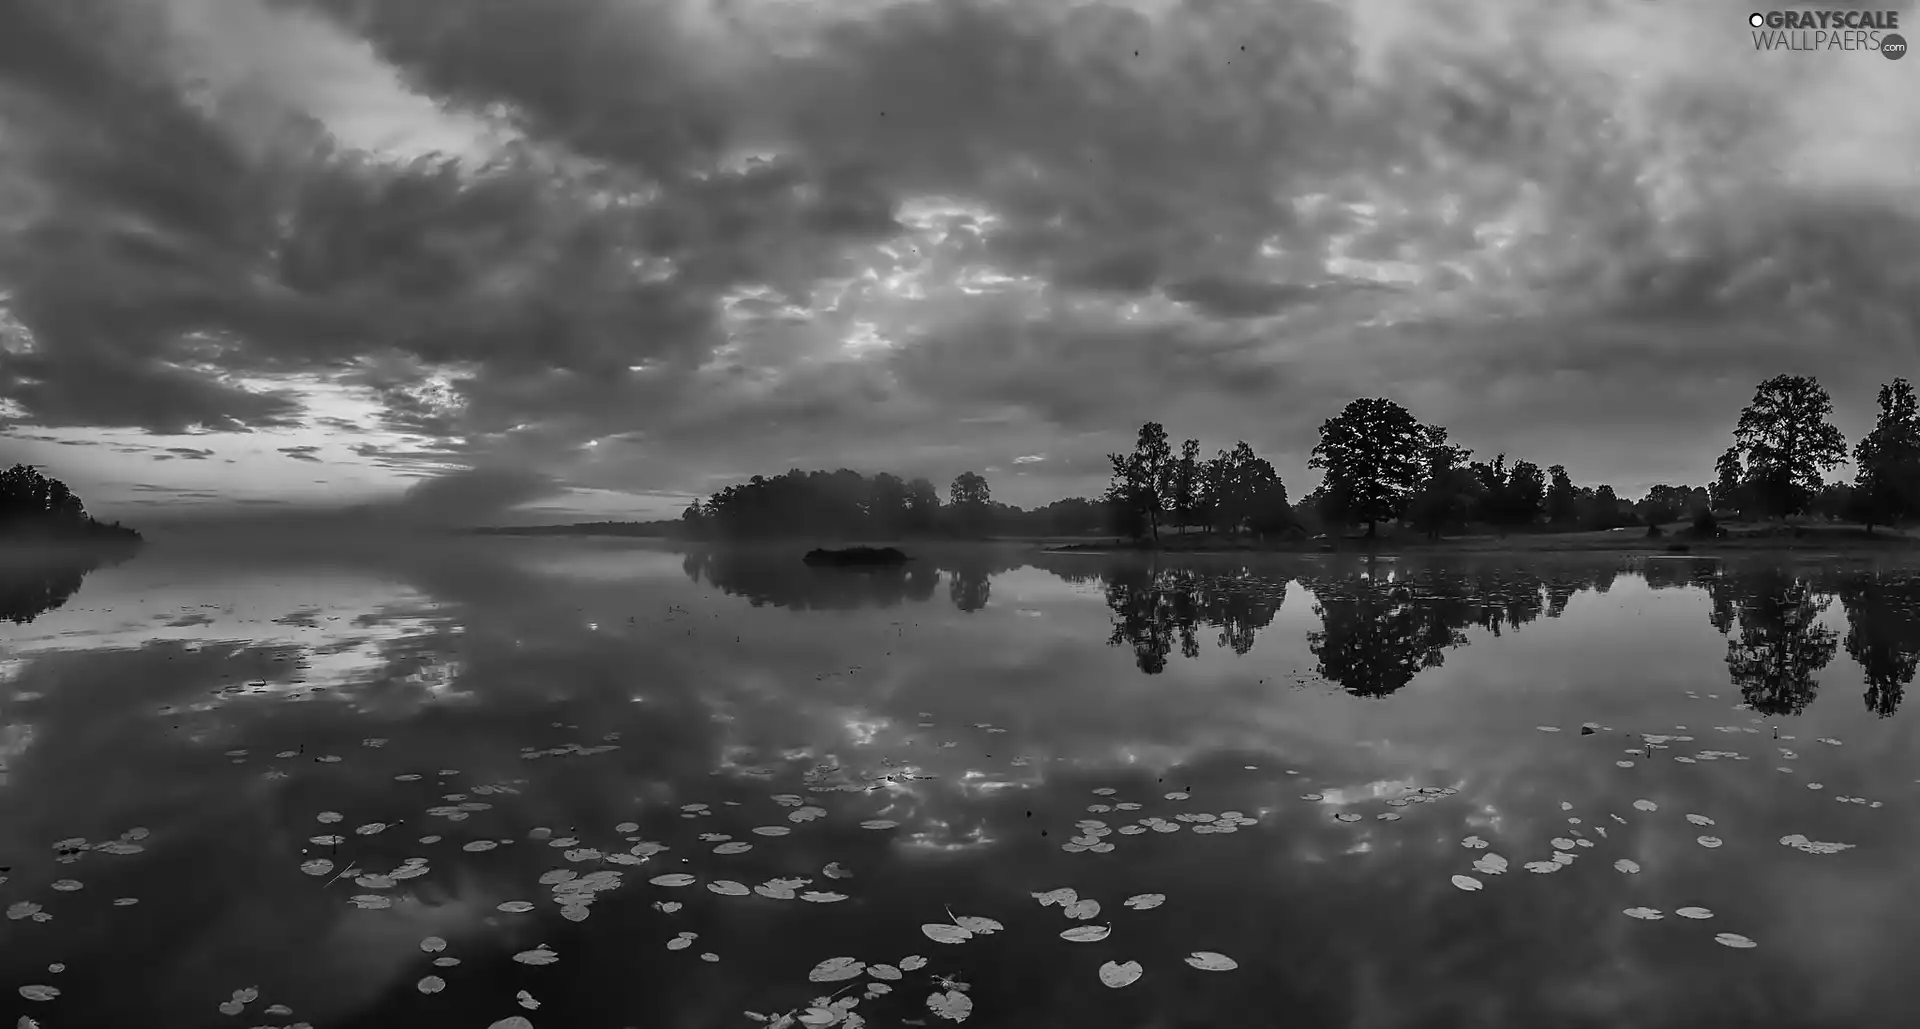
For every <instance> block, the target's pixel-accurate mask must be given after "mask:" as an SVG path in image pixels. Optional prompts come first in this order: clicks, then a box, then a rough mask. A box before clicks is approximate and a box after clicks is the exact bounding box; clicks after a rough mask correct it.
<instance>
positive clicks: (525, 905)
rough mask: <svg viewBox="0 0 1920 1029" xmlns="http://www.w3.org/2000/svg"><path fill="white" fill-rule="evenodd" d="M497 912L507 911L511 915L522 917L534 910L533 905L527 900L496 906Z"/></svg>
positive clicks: (504, 902) (506, 902) (511, 901)
mask: <svg viewBox="0 0 1920 1029" xmlns="http://www.w3.org/2000/svg"><path fill="white" fill-rule="evenodd" d="M494 910H496V911H505V912H506V913H507V914H509V915H520V914H525V913H526V912H529V911H532V910H533V903H532V902H531V901H525V900H509V901H503V902H501V903H500V904H497V905H495V906H494Z"/></svg>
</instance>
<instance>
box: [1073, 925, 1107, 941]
mask: <svg viewBox="0 0 1920 1029" xmlns="http://www.w3.org/2000/svg"><path fill="white" fill-rule="evenodd" d="M1112 933H1113V929H1112V928H1110V927H1108V926H1104V925H1080V926H1075V927H1073V928H1072V929H1068V930H1066V931H1064V932H1062V933H1061V934H1060V938H1061V939H1063V940H1066V941H1067V942H1069V943H1098V942H1099V941H1101V940H1104V939H1106V938H1107V937H1108V936H1109V935H1111V934H1112Z"/></svg>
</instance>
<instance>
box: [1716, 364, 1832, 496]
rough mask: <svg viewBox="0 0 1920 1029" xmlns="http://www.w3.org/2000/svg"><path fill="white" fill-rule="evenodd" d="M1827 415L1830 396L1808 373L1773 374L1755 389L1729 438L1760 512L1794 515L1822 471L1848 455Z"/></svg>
mask: <svg viewBox="0 0 1920 1029" xmlns="http://www.w3.org/2000/svg"><path fill="white" fill-rule="evenodd" d="M1832 414H1833V398H1831V397H1829V396H1828V395H1827V391H1826V390H1825V389H1824V388H1822V387H1821V385H1820V383H1819V382H1818V380H1816V379H1814V378H1812V377H1811V376H1806V375H1776V376H1774V377H1773V378H1771V379H1768V380H1767V381H1765V382H1763V383H1761V384H1760V386H1759V388H1758V389H1756V390H1755V391H1754V394H1753V402H1752V403H1750V404H1748V405H1747V407H1746V409H1745V410H1743V411H1741V412H1740V421H1739V423H1738V424H1737V425H1736V426H1735V427H1734V430H1733V441H1734V449H1735V451H1736V452H1737V453H1738V455H1739V456H1740V458H1741V459H1742V460H1744V461H1745V463H1746V473H1747V474H1746V484H1747V485H1748V486H1750V487H1751V488H1752V489H1753V491H1754V493H1755V499H1756V500H1757V501H1758V502H1759V504H1760V506H1761V508H1762V509H1763V510H1765V511H1767V512H1768V513H1771V514H1777V515H1783V516H1784V515H1794V514H1799V513H1800V512H1801V511H1803V510H1805V509H1806V506H1807V502H1808V501H1809V500H1810V499H1812V497H1813V495H1814V494H1815V493H1818V492H1819V491H1820V487H1821V486H1822V485H1824V482H1825V480H1824V478H1823V473H1825V472H1826V471H1828V470H1829V469H1831V468H1832V467H1833V466H1834V465H1837V464H1839V463H1840V462H1841V461H1842V460H1843V459H1844V458H1845V457H1846V456H1847V441H1846V437H1844V436H1842V435H1841V434H1840V430H1839V429H1837V428H1835V427H1834V426H1833V424H1832V423H1831V422H1829V421H1828V420H1827V419H1828V418H1829V417H1831V416H1832Z"/></svg>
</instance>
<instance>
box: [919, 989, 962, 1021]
mask: <svg viewBox="0 0 1920 1029" xmlns="http://www.w3.org/2000/svg"><path fill="white" fill-rule="evenodd" d="M927 1009H928V1010H930V1011H932V1012H933V1013H934V1014H936V1015H939V1016H940V1017H941V1018H945V1019H948V1020H950V1021H954V1022H964V1021H966V1020H967V1016H968V1015H971V1014H973V998H972V997H969V996H967V995H966V994H964V993H961V992H960V991H959V990H947V991H946V992H944V993H935V994H933V995H931V996H929V997H928V998H927Z"/></svg>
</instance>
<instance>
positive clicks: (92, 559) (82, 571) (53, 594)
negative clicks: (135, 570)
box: [0, 550, 130, 625]
mask: <svg viewBox="0 0 1920 1029" xmlns="http://www.w3.org/2000/svg"><path fill="white" fill-rule="evenodd" d="M128 553H130V551H127V552H122V551H117V550H116V551H112V552H102V553H86V554H69V555H64V556H61V557H58V558H53V559H35V560H28V561H0V618H3V619H5V620H7V621H9V622H12V623H14V624H15V625H25V624H26V623H28V622H31V621H33V620H34V619H35V618H38V617H40V616H41V615H43V614H45V613H47V612H48V611H51V610H53V609H54V608H57V607H59V606H60V605H62V604H65V603H66V602H67V601H69V600H71V599H73V595H74V594H75V593H78V592H80V583H81V582H82V581H83V580H85V579H86V577H87V573H88V572H91V571H93V570H95V569H97V568H101V567H103V566H106V565H114V564H118V563H120V562H121V561H123V560H125V559H126V557H127V554H128Z"/></svg>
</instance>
